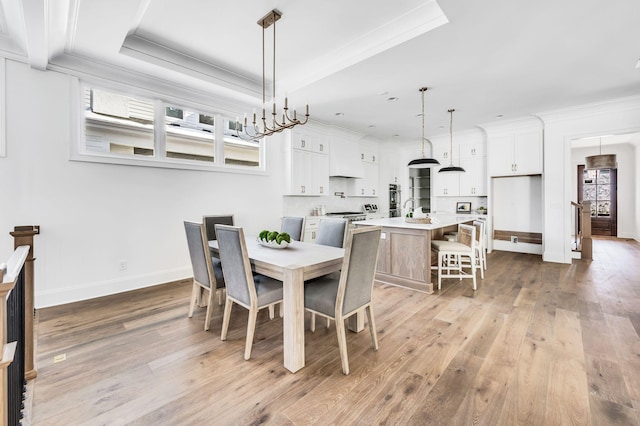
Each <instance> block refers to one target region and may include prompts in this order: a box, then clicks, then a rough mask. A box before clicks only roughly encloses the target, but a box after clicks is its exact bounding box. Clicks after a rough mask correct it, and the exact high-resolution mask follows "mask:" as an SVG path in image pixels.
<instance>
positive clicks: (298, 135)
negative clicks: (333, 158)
mask: <svg viewBox="0 0 640 426" xmlns="http://www.w3.org/2000/svg"><path fill="white" fill-rule="evenodd" d="M290 137H291V149H300V150H303V151H309V152H317V153H318V154H328V153H329V138H328V137H327V136H326V135H322V134H319V133H314V132H312V131H303V132H302V131H300V130H298V129H294V130H292V131H291V135H290Z"/></svg>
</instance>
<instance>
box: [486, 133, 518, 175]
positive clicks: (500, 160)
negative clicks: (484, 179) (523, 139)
mask: <svg viewBox="0 0 640 426" xmlns="http://www.w3.org/2000/svg"><path fill="white" fill-rule="evenodd" d="M489 143H490V144H491V149H490V151H491V152H490V155H489V156H488V158H487V160H488V171H489V176H508V175H512V174H514V173H515V163H514V160H513V135H505V136H497V137H493V138H490V139H489Z"/></svg>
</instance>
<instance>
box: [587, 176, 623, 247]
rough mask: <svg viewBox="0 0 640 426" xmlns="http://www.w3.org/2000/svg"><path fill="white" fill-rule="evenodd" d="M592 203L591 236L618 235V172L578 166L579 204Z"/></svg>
mask: <svg viewBox="0 0 640 426" xmlns="http://www.w3.org/2000/svg"><path fill="white" fill-rule="evenodd" d="M582 201H591V234H592V235H605V236H609V237H616V236H617V235H618V224H617V222H618V221H617V216H618V170H616V169H602V170H585V168H584V165H582V164H580V165H578V202H579V203H581V202H582Z"/></svg>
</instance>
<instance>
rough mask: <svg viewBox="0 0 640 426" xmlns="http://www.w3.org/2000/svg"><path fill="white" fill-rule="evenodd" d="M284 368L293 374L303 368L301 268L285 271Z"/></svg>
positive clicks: (302, 280)
mask: <svg viewBox="0 0 640 426" xmlns="http://www.w3.org/2000/svg"><path fill="white" fill-rule="evenodd" d="M283 291H284V302H283V305H284V319H283V322H284V325H283V328H284V330H283V340H284V367H285V368H286V369H287V370H289V371H291V372H292V373H295V372H296V371H298V370H300V369H301V368H302V367H304V279H303V270H302V268H294V269H288V268H287V269H285V270H284V280H283Z"/></svg>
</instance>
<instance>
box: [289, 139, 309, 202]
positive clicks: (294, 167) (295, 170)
mask: <svg viewBox="0 0 640 426" xmlns="http://www.w3.org/2000/svg"><path fill="white" fill-rule="evenodd" d="M312 155H313V154H312V153H310V152H306V151H303V150H300V149H294V150H292V151H291V177H290V179H291V186H290V191H289V194H290V195H311V194H312V193H313V188H312V186H311V173H312V171H311V157H312Z"/></svg>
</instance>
